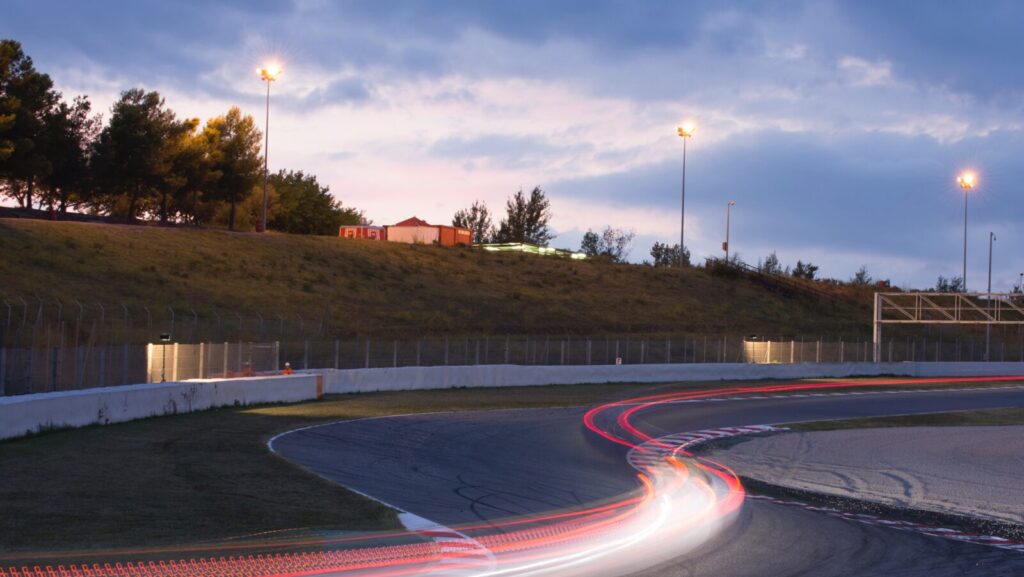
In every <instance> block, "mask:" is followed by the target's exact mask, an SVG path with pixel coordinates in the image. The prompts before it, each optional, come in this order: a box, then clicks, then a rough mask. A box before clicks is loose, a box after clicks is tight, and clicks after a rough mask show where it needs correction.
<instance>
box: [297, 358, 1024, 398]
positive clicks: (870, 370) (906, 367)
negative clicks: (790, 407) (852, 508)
mask: <svg viewBox="0 0 1024 577" xmlns="http://www.w3.org/2000/svg"><path fill="white" fill-rule="evenodd" d="M317 372H320V373H321V374H323V376H324V391H325V392H327V393H364V392H371V391H405V390H417V389H450V388H459V387H513V386H531V385H574V384H583V383H668V382H674V381H717V380H730V381H731V380H761V379H810V378H840V377H870V376H881V375H897V376H907V377H939V376H949V377H954V376H956V377H960V376H963V377H969V376H1001V375H1024V363H878V364H875V363H829V364H813V363H807V364H772V365H768V364H747V363H706V364H705V363H689V364H674V365H668V364H665V365H653V364H650V365H582V366H527V365H475V366H450V367H397V368H386V369H354V370H332V369H327V370H323V371H317Z"/></svg>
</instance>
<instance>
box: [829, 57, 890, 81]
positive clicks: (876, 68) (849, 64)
mask: <svg viewBox="0 0 1024 577" xmlns="http://www.w3.org/2000/svg"><path fill="white" fill-rule="evenodd" d="M839 70H840V71H842V72H843V73H844V74H845V75H846V77H847V79H848V80H849V82H850V83H851V84H853V85H854V86H884V85H886V84H889V83H890V82H892V63H891V62H888V61H885V60H883V61H881V62H868V61H867V60H864V59H862V58H855V57H853V56H844V57H842V58H840V59H839Z"/></svg>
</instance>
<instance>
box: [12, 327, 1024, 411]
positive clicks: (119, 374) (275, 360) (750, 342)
mask: <svg viewBox="0 0 1024 577" xmlns="http://www.w3.org/2000/svg"><path fill="white" fill-rule="evenodd" d="M881 352H882V356H881V359H880V360H881V361H884V362H902V361H909V362H934V361H947V362H948V361H953V362H968V361H982V360H985V342H984V337H983V336H982V337H980V338H978V339H964V338H955V339H943V338H941V337H940V338H937V339H936V338H931V339H920V338H911V337H907V338H892V339H889V340H886V341H885V342H884V343H883V344H882V348H881ZM871 353H872V351H871V342H870V340H869V339H867V338H862V339H824V338H813V339H811V338H790V339H783V338H773V339H764V338H750V337H746V338H745V337H738V336H728V335H726V336H721V335H718V336H710V335H709V336H699V335H697V336H674V337H643V336H639V337H638V336H600V337H577V336H563V337H556V336H540V337H535V336H501V337H440V338H422V339H415V340H395V339H347V340H342V339H337V340H323V339H304V340H287V341H265V342H249V341H237V342H203V343H191V344H187V343H166V344H164V343H151V344H148V345H133V344H128V345H105V344H85V345H82V344H79V345H77V346H68V345H66V344H64V345H61V344H60V343H58V344H57V345H56V346H36V347H18V346H14V347H12V346H0V396H3V395H20V394H27V393H40V392H51V391H65V390H75V389H85V388H91V387H103V386H113V385H128V384H136V383H144V382H160V381H162V380H167V381H175V380H185V379H192V378H231V377H238V376H248V375H253V374H255V375H259V374H267V373H274V372H278V371H280V370H281V368H282V367H283V365H284V363H285V362H289V363H291V365H292V367H293V368H295V369H296V370H303V369H328V368H333V369H362V368H383V367H408V366H445V365H497V364H511V365H613V364H618V363H621V364H630V365H632V364H666V363H851V362H870V361H871V360H872V357H871ZM989 360H991V361H995V362H1006V361H1010V362H1024V339H1021V338H1019V337H1018V338H1016V339H1011V338H1002V337H999V336H997V338H994V339H993V341H992V345H991V349H990V354H989Z"/></svg>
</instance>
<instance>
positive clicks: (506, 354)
mask: <svg viewBox="0 0 1024 577" xmlns="http://www.w3.org/2000/svg"><path fill="white" fill-rule="evenodd" d="M510 344H511V343H509V336H508V335H505V364H506V365H507V364H508V353H509V351H508V349H509V345H510Z"/></svg>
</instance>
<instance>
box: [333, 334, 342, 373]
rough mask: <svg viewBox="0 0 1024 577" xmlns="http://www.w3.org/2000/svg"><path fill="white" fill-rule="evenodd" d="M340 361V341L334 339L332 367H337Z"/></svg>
mask: <svg viewBox="0 0 1024 577" xmlns="http://www.w3.org/2000/svg"><path fill="white" fill-rule="evenodd" d="M340 361H341V341H339V340H338V339H334V369H335V370H337V369H338V364H339V363H340Z"/></svg>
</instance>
